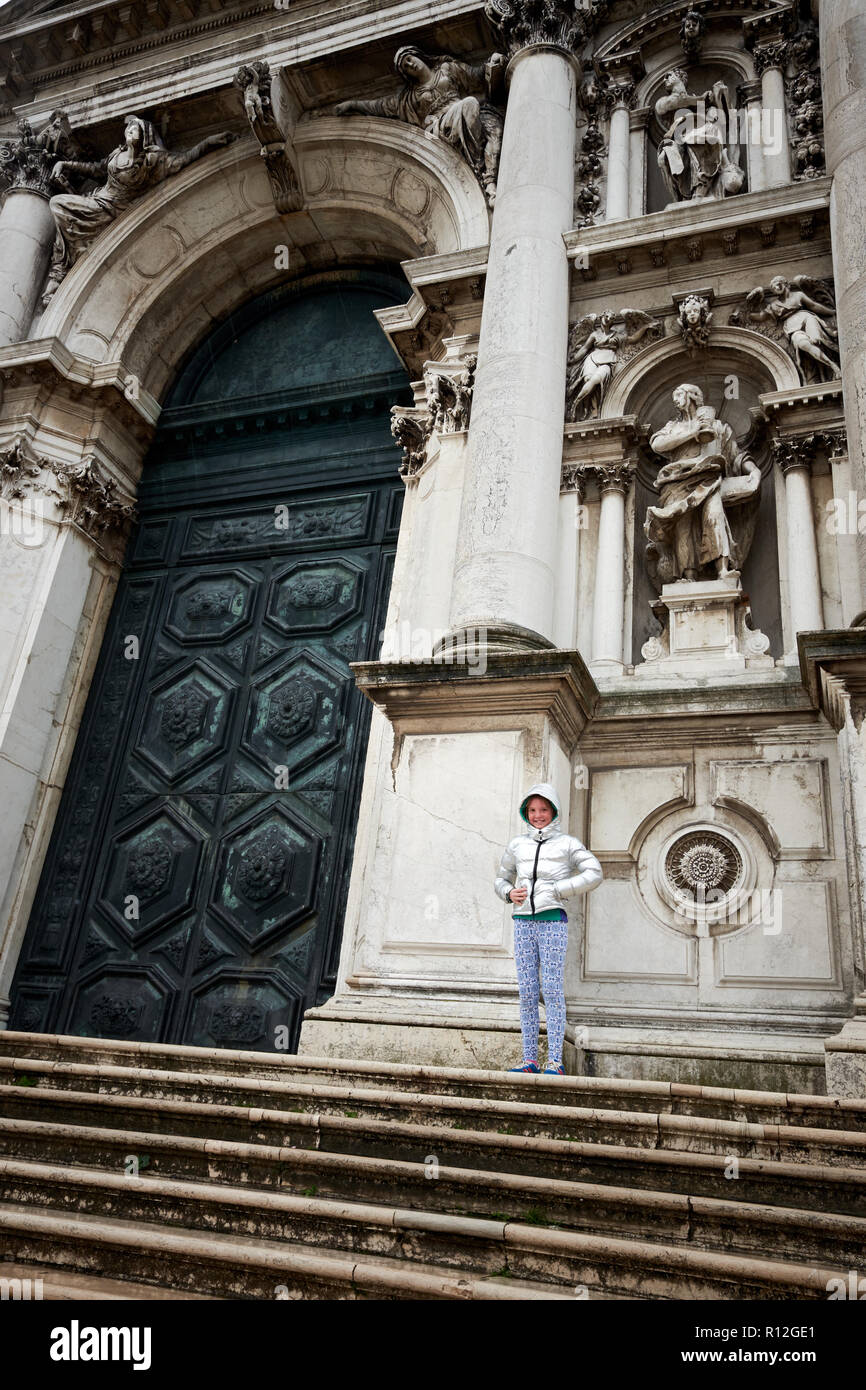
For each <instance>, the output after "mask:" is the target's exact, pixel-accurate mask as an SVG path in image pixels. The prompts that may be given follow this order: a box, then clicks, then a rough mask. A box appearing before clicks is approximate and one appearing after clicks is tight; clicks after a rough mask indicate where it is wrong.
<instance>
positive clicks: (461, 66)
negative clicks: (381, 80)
mask: <svg viewBox="0 0 866 1390" xmlns="http://www.w3.org/2000/svg"><path fill="white" fill-rule="evenodd" d="M394 67H395V69H396V71H397V72H398V73H399V75H400V76H401V77H402V78H403V79H404V86H403V90H402V91H401V92H398V93H396V94H395V95H394V96H389V97H378V98H376V99H375V100H371V101H341V102H340V103H339V105H338V106H337V107H336V108H335V110H336V114H337V115H338V116H351V115H355V114H357V115H366V116H387V117H390V118H391V119H393V120H398V121H406V122H408V124H409V125H416V126H420V127H421V128H422V129H423V130H425V131H426V132H427V134H428V135H430V136H432V137H434V138H438V139H440V140H445V141H446V142H447V143H448V144H449V145H453V146H454V148H455V149H457V150H459V151H460V153H461V154H462V155H463V157H464V159H465V160H466V161H467V163H468V164H469V165H470V166H471V168H472V169H473V171H474V173H475V175H476V177H477V178H478V181H479V182H480V184H481V187H482V188H483V189H484V194H485V197H486V199H487V202H488V204H489V206H490V207H492V206H493V203H494V201H495V198H496V175H497V172H498V169H499V152H500V150H501V148H502V130H503V124H504V118H503V115H502V111H501V110H500V109H499V108H498V107H497V105H496V104H495V103H496V101H497V99H498V98H499V97H500V96H501V95H504V85H505V84H504V73H505V58H504V56H503V55H502V54H501V53H494V54H493V55H492V56H491V57H490V58H488V60H487V62H486V63H463V62H460V61H459V60H458V59H456V58H450V57H449V56H448V55H447V54H444V53H438V54H430V53H424V52H422V50H421V49H420V48H414V47H411V46H410V47H406V48H400V49H398V51H397V53H396V55H395V57H394Z"/></svg>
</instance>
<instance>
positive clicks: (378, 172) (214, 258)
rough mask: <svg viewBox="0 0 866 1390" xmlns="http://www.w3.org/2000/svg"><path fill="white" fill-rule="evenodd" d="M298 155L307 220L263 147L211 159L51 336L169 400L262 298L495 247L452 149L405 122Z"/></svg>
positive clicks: (333, 136) (124, 223)
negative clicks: (198, 347)
mask: <svg viewBox="0 0 866 1390" xmlns="http://www.w3.org/2000/svg"><path fill="white" fill-rule="evenodd" d="M293 143H294V150H295V155H296V158H297V160H298V164H299V167H300V174H301V181H302V186H303V188H304V195H305V203H304V208H303V210H302V211H300V212H297V213H290V214H285V215H282V216H281V215H279V214H278V213H277V212H276V211H275V209H274V204H273V198H272V195H271V189H270V184H269V181H268V177H267V173H266V171H265V168H264V164H263V161H262V159H261V156H260V154H259V151H258V147H257V146H255V147H254V146H253V145H252V143H251V142H248V141H245V142H243V143H239V144H237V145H231V146H229V147H227V148H226V149H224V150H221V151H219V152H218V153H215V154H211V155H208V156H206V157H205V158H204V159H201V160H199V161H197V162H196V163H195V164H192V165H190V166H189V168H187V169H186V170H184V171H183V172H182V173H181V174H178V175H177V176H176V177H174V178H172V179H168V180H167V181H166V182H165V183H164V184H162V185H160V187H159V188H157V189H154V190H153V191H152V192H151V193H149V194H147V195H146V196H145V197H143V198H142V199H141V200H140V201H139V202H137V203H135V204H133V206H132V207H131V208H130V209H129V210H128V211H127V212H125V213H124V214H123V215H122V216H121V217H119V218H118V219H117V221H116V222H115V223H113V224H112V226H110V227H109V228H107V229H106V230H105V231H104V232H103V233H102V234H101V235H100V236H99V237H98V238H97V240H96V241H95V243H94V244H93V246H92V248H91V249H90V250H89V251H88V253H87V254H86V256H84V257H82V259H81V260H80V261H79V262H78V264H77V265H76V266H75V267H74V268H73V270H72V271H71V272H70V274H69V275H68V276H67V277H66V279H65V281H64V282H63V284H62V285H61V287H60V289H59V290H58V292H57V293H56V294H55V296H54V298H53V299H52V301H51V303H50V305H49V308H48V309H47V311H46V312H45V314H44V315H43V316H42V319H41V321H40V323H39V325H38V329H37V332H38V335H39V336H40V337H42V338H48V337H52V338H57V339H59V340H60V341H61V342H62V343H63V344H64V346H65V347H67V348H68V349H69V350H70V351H71V352H72V353H74V354H76V355H77V356H79V357H83V358H85V359H88V360H90V361H92V362H96V363H100V364H102V363H122V364H123V366H124V368H125V369H126V370H127V371H128V372H131V373H133V374H135V376H136V377H137V378H138V379H139V381H140V383H141V385H142V386H143V387H144V388H145V389H146V390H148V391H149V392H150V393H151V394H152V395H153V396H155V397H156V398H157V399H158V400H159V399H161V398H162V396H163V395H164V393H165V391H166V389H167V386H168V383H169V382H170V381H171V380H172V379H173V377H174V375H175V373H176V371H177V367H178V363H179V362H181V361H182V360H183V359H184V357H185V356H186V354H187V353H188V352H189V350H190V348H191V347H192V346H194V344H195V343H197V342H199V341H201V340H202V338H203V337H204V336H205V335H206V333H207V332H208V331H209V330H210V329H211V328H213V327H214V325H215V324H217V323H218V322H219V321H220V320H221V319H222V318H223V317H224V316H225V315H226V314H227V313H230V312H232V311H233V310H234V309H235V308H237V307H238V306H239V305H240V304H242V303H243V302H244V301H245V300H247V299H250V298H252V297H253V296H254V295H256V294H258V293H261V292H263V291H265V290H267V289H270V288H272V287H274V286H276V285H279V284H281V283H284V282H286V281H289V280H295V279H297V278H298V277H299V276H302V275H307V274H311V273H316V272H321V271H326V270H328V269H332V268H334V267H339V266H341V265H346V264H350V265H371V266H375V265H382V264H392V263H398V264H399V262H400V261H402V260H406V259H412V258H414V257H417V256H422V255H432V254H437V253H447V252H454V251H461V250H466V249H469V248H475V247H479V246H482V247H483V246H484V245H486V242H487V238H488V228H489V218H488V213H487V208H486V205H485V202H484V196H483V194H482V192H481V190H480V188H479V187H478V184H477V182H476V180H475V179H474V177H473V175H472V172H471V170H469V169H468V167H467V166H466V165H465V163H464V161H463V160H462V159H461V158H460V157H459V155H458V154H457V153H456V151H455V150H453V149H452V148H451V147H450V146H449V145H447V144H446V143H445V142H444V141H441V140H431V139H429V138H427V137H426V136H425V135H424V134H423V133H422V132H420V131H418V130H415V129H414V128H413V127H410V126H408V125H404V124H402V123H401V122H398V121H386V120H381V119H375V118H370V119H367V118H364V119H352V120H338V119H337V118H332V117H321V118H319V119H317V120H315V121H309V122H306V123H302V124H301V125H299V126H298V128H297V130H296V132H295V137H294V142H293ZM402 297H404V298H408V286H407V287H405V290H404V292H403V295H402ZM398 298H399V296H398Z"/></svg>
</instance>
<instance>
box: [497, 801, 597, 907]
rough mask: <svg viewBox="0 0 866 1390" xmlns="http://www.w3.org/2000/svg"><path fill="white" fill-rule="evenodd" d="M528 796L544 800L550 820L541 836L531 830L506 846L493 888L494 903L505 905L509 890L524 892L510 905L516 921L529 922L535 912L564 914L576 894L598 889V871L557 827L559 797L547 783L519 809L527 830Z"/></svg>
mask: <svg viewBox="0 0 866 1390" xmlns="http://www.w3.org/2000/svg"><path fill="white" fill-rule="evenodd" d="M533 796H543V797H545V798H546V799H547V800H548V801H549V802H550V804H551V805H552V806H553V808H554V811H555V813H556V814H555V815H554V817H553V820H552V821H551V822H550V824H549V825H545V826H544V827H543V829H541V830H535V829H534V828H533V827H532V826H530V828H529V832H528V833H527V834H524V835H517V836H515V838H514V839H513V840H510V841H509V843H508V845H507V847H506V849H505V853H504V854H503V856H502V860H501V862H500V865H499V875H498V877H497V879H496V883H495V884H494V887H495V889H496V892H497V893H498V895H499V897H500V898H502V900H503V901H504V902H508V901H509V898H508V894H509V893H510V892H511V890H512V888H525V889H526V890H527V894H528V896H527V897H526V898H525V899H524V900H523V902H522V903H515V904H512V906H513V908H514V913H513V915H514V916H515V917H531V916H532V915H533V913H536V912H550V911H552V910H553V909H555V908H558V907H560V908H565V900H566V899H568V898H576V897H578V896H579V895H580V894H581V893H591V892H592V890H593V888H597V887H598V885H599V884H600V883H601V879H602V873H601V865H600V864H599V862H598V860H597V859H596V857H595V855H594V854H590V852H589V850H588V849H587V848H586V847H585V846H584V845H582V844H581V843H580V840H576V839H575V838H574V836H573V835H566V834H564V833H563V831H561V830H560V829H559V828H558V826H559V797H558V796H557V794H556V791H555V790H554V788H553V787H552V786H551V785H550V783H549V782H539V783H537V784H536V786H534V787H532V788H530V790H529V791H528V792H527V794H526V796H525V797H524V798H523V800H522V801H521V803H520V814H521V816H522V818H523V820H525V821H526V824H527V825H529V821H528V820H527V817H526V805H527V802H528V801H529V800H530V798H531V797H533Z"/></svg>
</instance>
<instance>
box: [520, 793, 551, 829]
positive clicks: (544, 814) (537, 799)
mask: <svg viewBox="0 0 866 1390" xmlns="http://www.w3.org/2000/svg"><path fill="white" fill-rule="evenodd" d="M526 818H527V820H528V821H529V824H530V825H531V826H533V827H534V828H535V829H536V830H543V829H544V827H545V826H546V825H550V822H551V821H552V820H553V807H552V806H551V804H550V802H549V801H547V800H545V798H544V797H543V796H533V797H532V799H531V800H530V802H529V805H528V806H527V808H526Z"/></svg>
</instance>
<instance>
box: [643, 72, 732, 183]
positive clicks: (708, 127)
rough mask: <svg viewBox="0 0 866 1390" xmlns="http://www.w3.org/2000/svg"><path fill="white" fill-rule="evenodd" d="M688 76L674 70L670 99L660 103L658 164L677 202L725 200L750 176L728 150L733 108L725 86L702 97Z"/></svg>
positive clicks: (718, 84) (715, 86) (670, 77)
mask: <svg viewBox="0 0 866 1390" xmlns="http://www.w3.org/2000/svg"><path fill="white" fill-rule="evenodd" d="M686 78H687V75H686V73H685V72H684V71H683V69H682V68H674V69H673V71H672V72H669V73H668V75H667V77H666V78H665V88H666V89H667V95H666V96H663V97H659V99H658V101H657V102H656V104H655V112H656V116H657V117H658V118H659V120H660V121H661V123H662V125H663V126H665V132H664V135H663V136H662V138H661V141H660V142H659V149H658V162H659V168H660V169H661V174H662V178H663V179H664V182H665V187H666V188H667V190H668V192H669V193H670V196H671V200H672V201H673V202H688V201H689V200H691V201H692V202H696V201H699V200H701V199H709V198H724V197H725V195H726V194H729V193H739V191H740V189H741V188H742V186H743V181H744V180H745V177H746V176H745V174H744V172H743V170H742V169H741V168H740V167H739V165H738V164H736V163H735V162H734V160H733V159H732V158H731V155H730V153H729V151H728V144H729V138H730V137H729V126H730V106H729V101H728V89H727V87H726V86H725V84H724V82H715V83H713V86H712V87H711V88H710V89H709V90H708V91H706V92H702V93H701V94H700V95H697V96H693V95H692V94H691V93H690V92H689V90H688V88H687V87H686Z"/></svg>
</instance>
